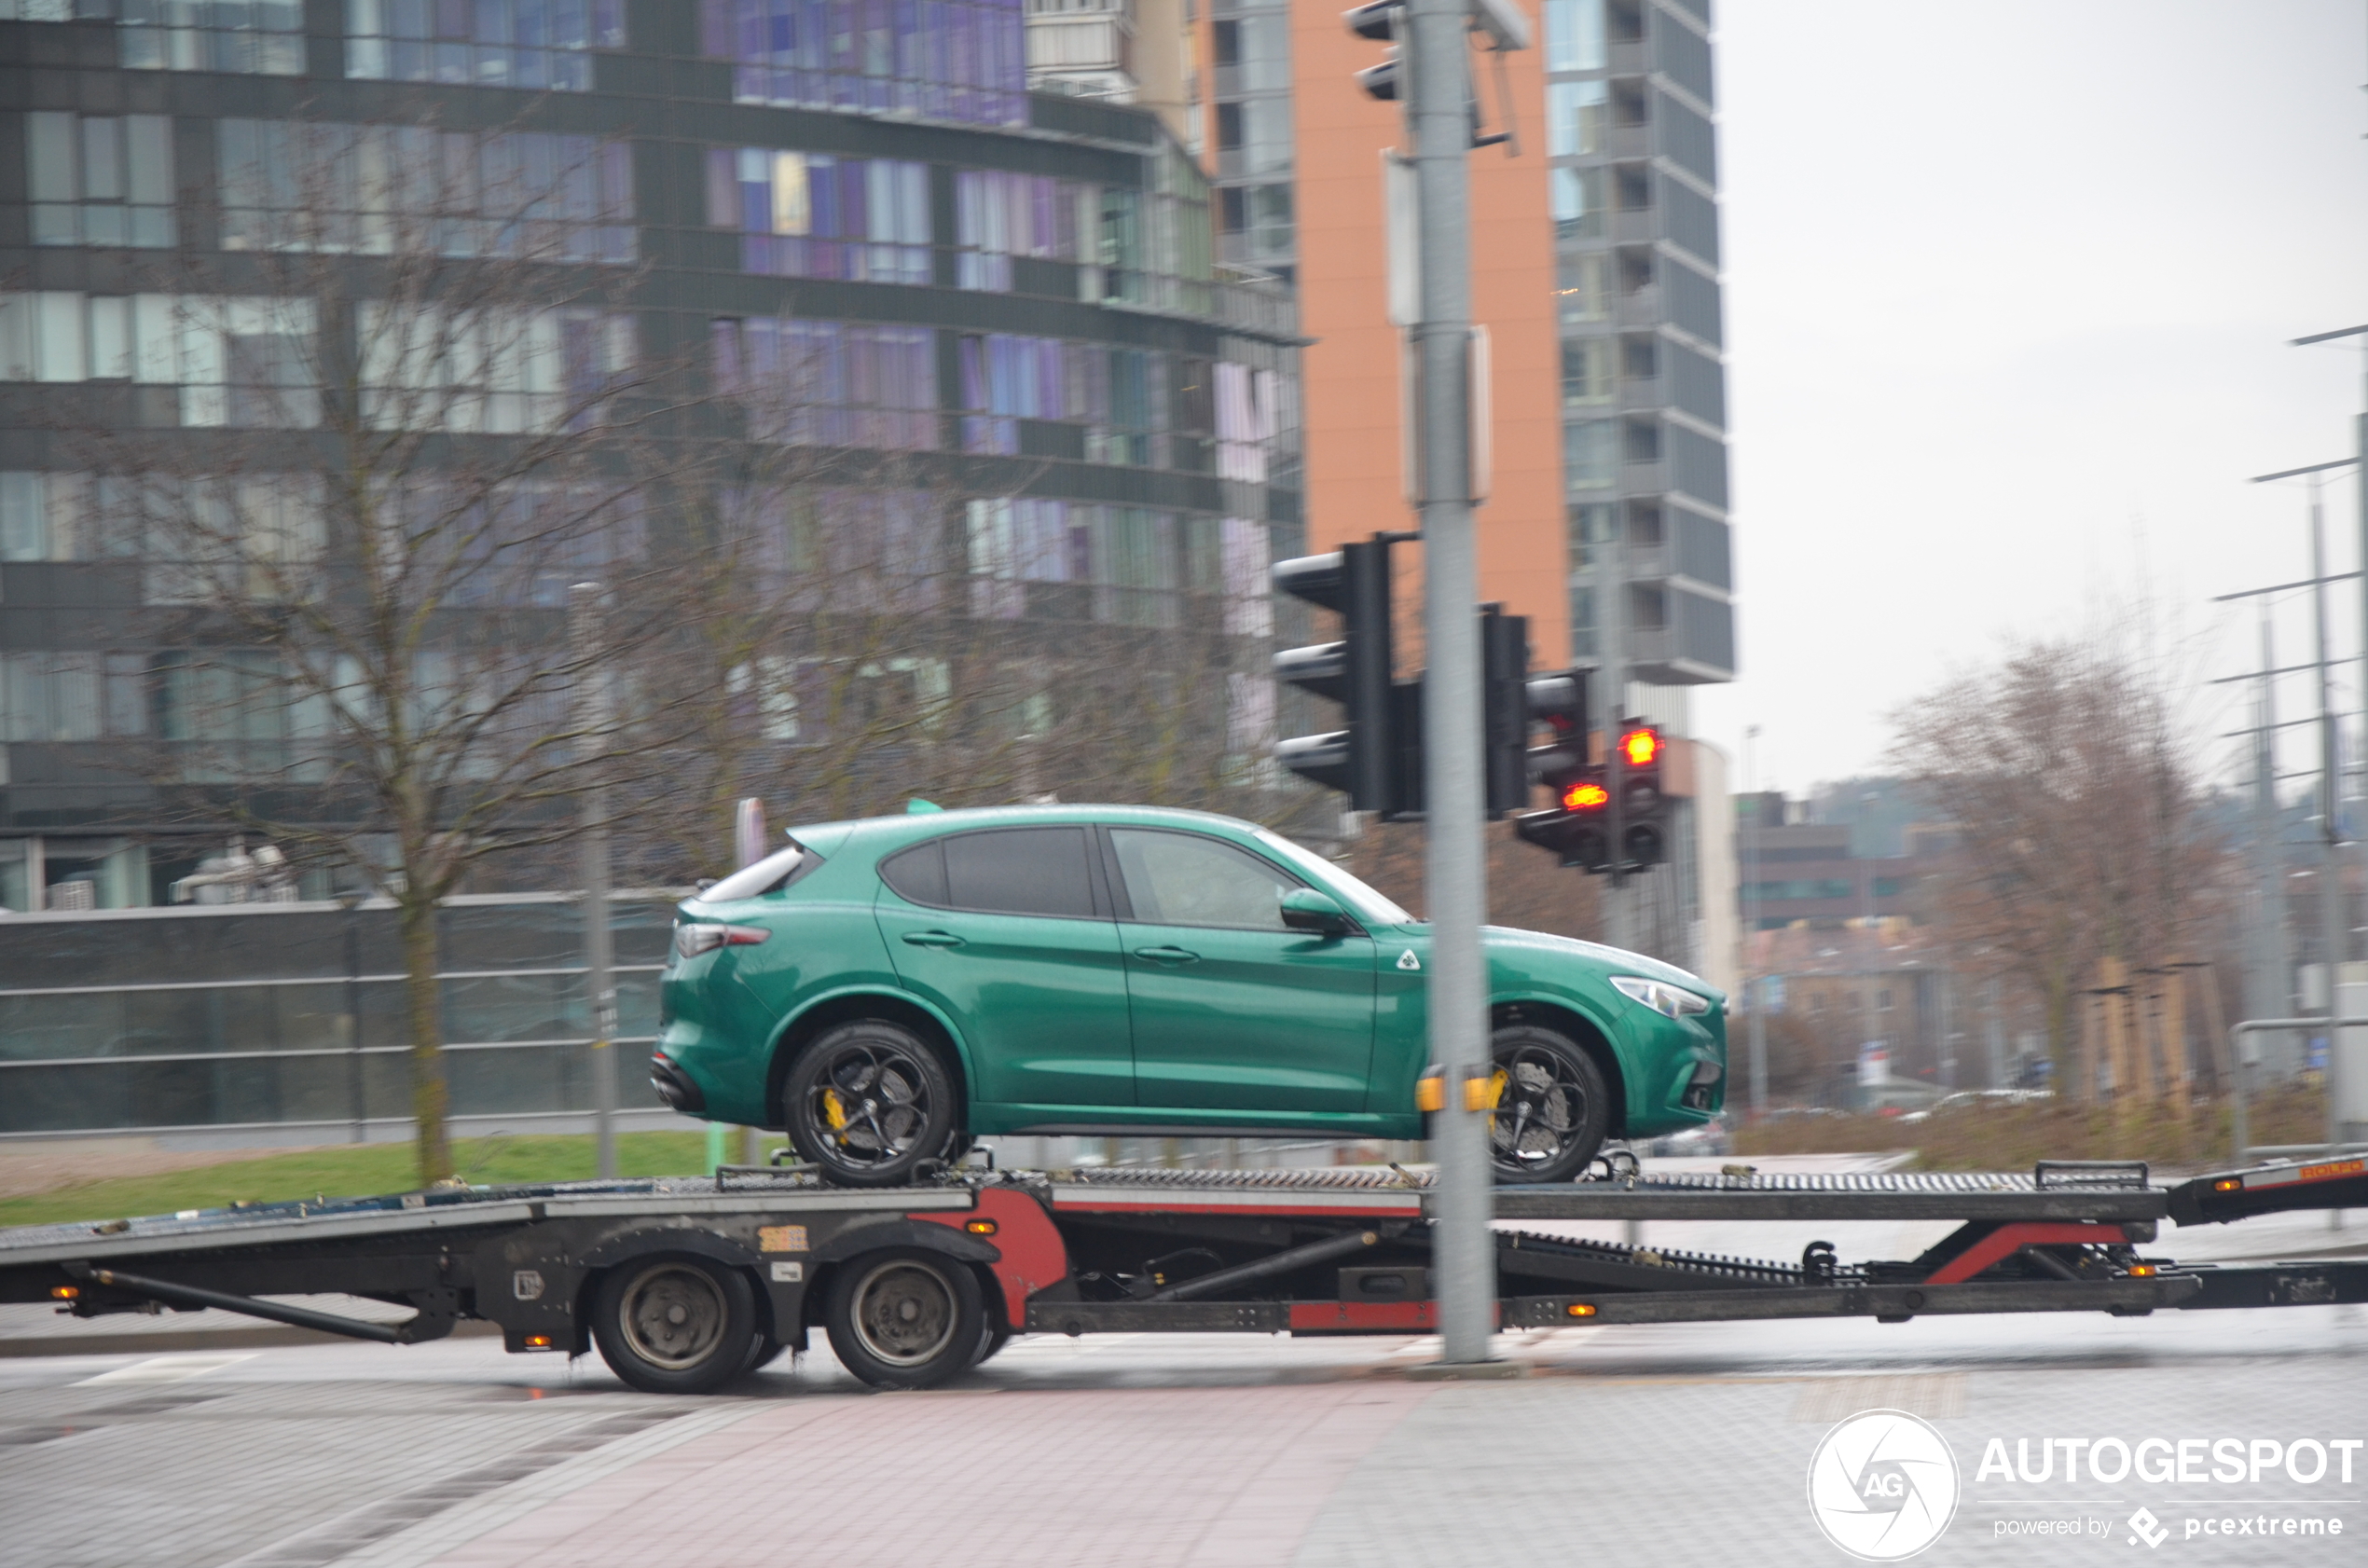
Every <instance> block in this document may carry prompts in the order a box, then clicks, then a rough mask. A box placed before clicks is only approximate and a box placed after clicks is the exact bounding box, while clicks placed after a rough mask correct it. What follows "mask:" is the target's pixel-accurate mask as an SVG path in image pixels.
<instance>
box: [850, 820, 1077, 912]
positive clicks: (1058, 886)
mask: <svg viewBox="0 0 2368 1568" xmlns="http://www.w3.org/2000/svg"><path fill="white" fill-rule="evenodd" d="M880 880H882V881H883V882H886V883H887V884H888V887H891V888H892V889H894V890H895V891H896V892H897V893H898V894H899V895H900V896H902V897H903V898H904V899H907V900H909V901H912V902H914V903H919V904H934V905H936V906H938V907H940V908H945V909H969V910H977V911H980V912H982V913H984V914H990V915H1067V916H1071V917H1090V916H1092V915H1095V913H1096V911H1095V907H1094V879H1093V873H1092V871H1091V870H1090V869H1089V863H1088V861H1087V860H1086V840H1085V830H1084V829H1083V828H990V829H987V830H985V831H984V832H971V833H955V834H952V835H950V836H948V837H945V838H940V839H932V840H930V841H929V843H927V844H916V845H915V846H913V847H912V848H910V849H906V850H902V851H901V852H900V853H898V854H895V855H891V856H889V857H888V859H887V860H883V861H881V862H880Z"/></svg>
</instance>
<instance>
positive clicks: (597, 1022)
mask: <svg viewBox="0 0 2368 1568" xmlns="http://www.w3.org/2000/svg"><path fill="white" fill-rule="evenodd" d="M604 598H606V590H605V589H603V588H602V587H601V585H599V584H598V583H578V584H576V585H574V586H573V587H572V588H571V589H570V590H569V591H568V610H569V614H568V640H569V643H570V651H571V653H572V655H573V661H574V664H575V667H576V683H575V687H576V711H577V719H576V730H577V733H578V734H579V735H580V736H582V737H583V738H582V739H581V740H580V741H579V742H578V746H579V752H578V754H579V755H581V756H587V757H588V758H589V766H590V768H591V774H592V779H591V782H590V783H588V784H587V785H586V786H585V790H584V792H583V796H582V805H581V806H580V807H579V820H580V821H581V822H582V823H583V825H584V832H583V837H584V844H583V853H584V873H583V874H584V987H585V991H586V992H587V993H588V994H589V996H590V997H591V1001H592V1049H591V1051H590V1052H588V1053H587V1055H586V1060H587V1061H588V1063H589V1065H590V1066H589V1070H590V1072H591V1074H592V1127H593V1139H592V1141H593V1150H594V1161H593V1168H594V1171H595V1174H597V1175H598V1176H599V1177H600V1178H601V1179H602V1180H606V1179H608V1178H610V1177H612V1176H615V1175H616V1062H615V1057H616V1052H615V1051H614V1050H613V1048H612V1042H613V1040H614V1039H615V1038H616V979H615V975H614V973H613V970H614V967H615V954H614V952H613V948H612V945H611V937H610V932H609V802H608V790H607V788H606V786H605V785H603V784H602V783H601V782H600V781H599V780H600V776H601V774H602V773H603V772H605V771H606V770H605V767H604V765H603V764H602V763H600V762H599V760H598V753H599V751H600V750H602V749H603V748H604V747H605V746H606V745H607V732H608V727H609V694H608V686H607V680H606V676H605V672H604V669H603V667H601V666H600V664H599V646H600V625H599V623H600V610H601V604H602V601H603V599H604Z"/></svg>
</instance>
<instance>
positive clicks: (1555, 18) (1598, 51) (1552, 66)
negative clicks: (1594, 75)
mask: <svg viewBox="0 0 2368 1568" xmlns="http://www.w3.org/2000/svg"><path fill="white" fill-rule="evenodd" d="M1603 68H1604V0H1546V69H1548V70H1549V71H1601V70H1602V69H1603Z"/></svg>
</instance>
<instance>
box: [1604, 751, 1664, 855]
mask: <svg viewBox="0 0 2368 1568" xmlns="http://www.w3.org/2000/svg"><path fill="white" fill-rule="evenodd" d="M1666 750H1668V743H1667V742H1666V741H1664V740H1662V739H1661V733H1660V731H1659V730H1657V729H1655V728H1653V727H1652V726H1651V725H1650V724H1645V723H1639V722H1636V721H1635V720H1632V719H1631V720H1630V721H1628V722H1626V723H1624V724H1622V725H1621V726H1620V731H1619V739H1618V742H1617V743H1616V744H1615V745H1614V746H1613V748H1612V763H1611V766H1612V775H1613V777H1614V779H1615V780H1616V785H1615V787H1616V788H1617V789H1618V791H1619V844H1620V860H1622V861H1623V862H1624V867H1623V869H1626V870H1630V871H1642V870H1643V869H1644V868H1645V867H1646V866H1657V865H1659V864H1660V863H1661V862H1662V861H1663V860H1667V859H1669V842H1668V832H1667V829H1666V822H1667V818H1668V797H1667V796H1666V795H1664V794H1663V793H1662V792H1661V756H1662V753H1663V752H1665V751H1666Z"/></svg>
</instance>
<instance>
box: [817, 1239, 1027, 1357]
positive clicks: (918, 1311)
mask: <svg viewBox="0 0 2368 1568" xmlns="http://www.w3.org/2000/svg"><path fill="white" fill-rule="evenodd" d="M822 1322H823V1327H824V1328H825V1329H826V1330H827V1331H828V1333H829V1334H830V1336H831V1350H832V1352H833V1354H835V1355H837V1356H838V1358H839V1363H840V1365H842V1366H844V1367H845V1368H846V1369H847V1370H848V1371H850V1372H852V1373H854V1374H855V1375H856V1376H857V1377H859V1378H860V1379H862V1380H863V1381H864V1382H868V1383H870V1384H871V1385H872V1386H873V1387H874V1388H934V1387H935V1386H936V1385H937V1384H939V1383H941V1382H944V1381H945V1380H946V1379H948V1378H952V1377H957V1376H959V1375H960V1374H961V1373H963V1372H966V1371H968V1370H970V1369H971V1368H972V1367H974V1366H976V1365H978V1362H979V1359H980V1352H981V1351H982V1350H983V1349H984V1347H985V1344H986V1338H987V1321H986V1303H985V1300H984V1297H983V1296H982V1294H981V1293H980V1290H979V1282H978V1276H977V1275H976V1274H974V1273H972V1272H971V1268H970V1265H968V1264H966V1263H962V1262H959V1261H957V1260H956V1259H951V1258H948V1257H946V1256H945V1255H944V1254H943V1253H938V1252H930V1251H927V1250H925V1249H923V1248H920V1247H913V1246H895V1247H883V1248H882V1249H880V1250H879V1251H877V1252H867V1253H864V1254H863V1255H862V1256H861V1257H860V1258H853V1259H848V1260H847V1261H846V1262H844V1263H841V1264H839V1265H838V1266H837V1267H836V1268H835V1269H833V1271H832V1279H831V1291H830V1295H829V1297H828V1299H827V1300H825V1301H824V1302H823V1306H822Z"/></svg>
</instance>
